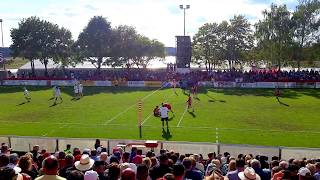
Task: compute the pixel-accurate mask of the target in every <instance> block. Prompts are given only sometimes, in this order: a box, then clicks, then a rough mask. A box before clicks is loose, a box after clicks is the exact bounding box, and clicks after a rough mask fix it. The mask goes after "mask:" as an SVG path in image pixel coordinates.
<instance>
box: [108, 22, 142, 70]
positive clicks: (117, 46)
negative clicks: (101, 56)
mask: <svg viewBox="0 0 320 180" xmlns="http://www.w3.org/2000/svg"><path fill="white" fill-rule="evenodd" d="M137 38H138V34H137V32H136V30H135V28H134V27H131V26H126V25H120V26H118V27H116V28H115V29H114V30H113V35H112V44H113V47H112V58H111V59H109V60H108V62H107V63H108V65H111V66H112V67H119V66H126V67H130V65H131V64H130V63H131V62H130V61H131V59H133V58H134V57H135V55H134V52H135V47H134V46H135V44H136V41H137Z"/></svg>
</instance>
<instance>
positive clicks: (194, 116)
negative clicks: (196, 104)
mask: <svg viewBox="0 0 320 180" xmlns="http://www.w3.org/2000/svg"><path fill="white" fill-rule="evenodd" d="M188 113H189V114H190V115H191V116H192V117H193V118H196V114H195V113H194V112H192V111H191V112H190V111H188Z"/></svg>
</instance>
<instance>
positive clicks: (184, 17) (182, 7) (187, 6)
mask: <svg viewBox="0 0 320 180" xmlns="http://www.w3.org/2000/svg"><path fill="white" fill-rule="evenodd" d="M179 7H180V9H183V36H185V35H186V9H189V8H190V5H186V7H184V5H180V6H179Z"/></svg>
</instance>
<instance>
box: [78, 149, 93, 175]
mask: <svg viewBox="0 0 320 180" xmlns="http://www.w3.org/2000/svg"><path fill="white" fill-rule="evenodd" d="M93 164H94V160H93V159H91V158H90V157H89V155H88V154H83V155H82V156H81V158H80V160H79V161H76V162H75V163H74V166H75V168H76V169H78V170H79V171H82V172H83V173H85V172H86V171H88V170H91V169H92V166H93Z"/></svg>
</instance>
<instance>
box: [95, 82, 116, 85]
mask: <svg viewBox="0 0 320 180" xmlns="http://www.w3.org/2000/svg"><path fill="white" fill-rule="evenodd" d="M94 85H95V86H112V83H111V81H94Z"/></svg>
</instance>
